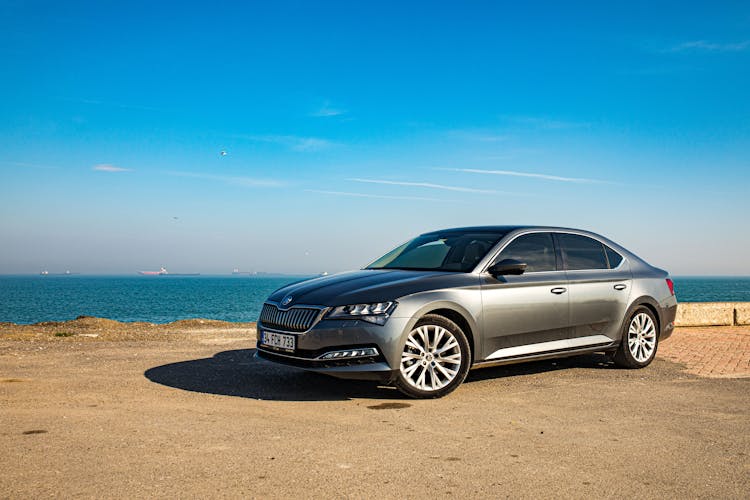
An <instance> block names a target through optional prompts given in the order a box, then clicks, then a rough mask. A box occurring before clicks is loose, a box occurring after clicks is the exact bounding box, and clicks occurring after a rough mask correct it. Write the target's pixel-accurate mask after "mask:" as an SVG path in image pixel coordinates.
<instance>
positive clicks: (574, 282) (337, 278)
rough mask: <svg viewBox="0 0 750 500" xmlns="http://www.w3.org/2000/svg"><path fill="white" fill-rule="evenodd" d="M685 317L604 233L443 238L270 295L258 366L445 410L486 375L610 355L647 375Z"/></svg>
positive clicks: (657, 278) (516, 231)
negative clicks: (479, 372) (376, 387)
mask: <svg viewBox="0 0 750 500" xmlns="http://www.w3.org/2000/svg"><path fill="white" fill-rule="evenodd" d="M676 310H677V300H676V298H675V295H674V288H673V285H672V281H671V280H670V279H669V277H668V274H667V272H665V271H663V270H661V269H657V268H655V267H652V266H651V265H649V264H647V263H646V262H645V261H643V260H642V259H640V258H638V257H637V256H636V255H634V254H633V253H632V252H629V251H628V250H626V249H625V248H623V247H621V246H620V245H618V244H616V243H614V242H613V241H610V240H609V239H607V238H604V237H602V236H599V235H597V234H594V233H591V232H587V231H581V230H575V229H562V228H549V227H518V226H513V227H511V226H491V227H470V228H460V229H447V230H442V231H435V232H430V233H426V234H423V235H421V236H418V237H416V238H414V239H413V240H410V241H408V242H406V243H404V244H402V245H401V246H399V247H398V248H396V249H394V250H392V251H390V252H388V253H387V254H386V255H384V256H383V257H381V258H379V259H378V260H376V261H375V262H373V263H372V264H370V265H369V266H367V267H366V268H364V269H362V270H359V271H352V272H346V273H341V274H335V275H331V276H324V277H318V278H314V279H310V280H307V281H303V282H299V283H295V284H291V285H288V286H285V287H283V288H281V289H279V290H277V291H275V292H274V293H272V294H271V296H270V297H269V298H268V300H267V301H266V302H265V303H264V304H263V309H262V311H261V314H260V318H259V321H258V343H257V350H256V355H257V356H258V357H260V358H263V359H266V360H269V361H273V362H278V363H284V364H289V365H293V366H297V367H300V368H304V369H307V370H313V371H316V372H320V373H325V374H328V375H334V376H336V377H342V378H356V379H372V380H378V381H380V382H381V383H388V384H393V385H395V386H396V387H397V388H398V389H399V390H401V391H402V392H403V393H404V394H406V395H408V396H411V397H415V398H436V397H441V396H444V395H446V394H448V393H449V392H451V391H453V390H454V389H455V388H456V387H458V386H459V385H460V384H461V383H462V382H463V380H464V379H465V378H466V375H467V373H468V371H469V370H470V369H473V368H479V367H483V366H492V365H499V364H510V363H518V362H522V361H527V360H538V359H548V358H555V357H563V356H571V355H576V354H582V353H590V352H606V353H609V354H610V355H611V356H612V357H613V359H614V362H615V363H616V364H617V365H618V366H621V367H625V368H643V367H645V366H647V365H648V364H649V363H651V361H652V360H653V359H654V356H655V355H656V349H657V346H658V344H659V342H660V341H662V340H664V339H666V338H667V337H669V335H670V334H671V333H672V330H673V328H674V318H675V313H676Z"/></svg>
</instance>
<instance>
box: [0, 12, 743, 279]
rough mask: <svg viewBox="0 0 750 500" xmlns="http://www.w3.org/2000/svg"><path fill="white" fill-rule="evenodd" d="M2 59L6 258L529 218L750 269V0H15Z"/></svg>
mask: <svg viewBox="0 0 750 500" xmlns="http://www.w3.org/2000/svg"><path fill="white" fill-rule="evenodd" d="M0 58H2V65H0V71H1V72H2V74H1V76H2V78H0V235H2V237H1V239H2V245H0V273H27V272H28V273H36V272H39V271H40V270H42V269H48V270H49V271H50V272H56V271H57V272H59V271H63V270H65V269H71V270H73V271H78V272H83V273H131V272H134V271H135V270H139V269H158V268H159V266H162V265H163V266H166V267H167V268H168V269H170V270H171V271H174V272H180V271H182V272H189V271H192V272H203V273H218V272H229V271H231V269H232V268H234V267H239V268H241V269H243V270H266V271H283V272H290V273H299V272H302V273H307V272H320V271H329V272H333V271H338V270H343V269H350V268H356V267H360V266H362V265H364V264H367V263H368V262H369V261H371V260H374V259H375V258H376V257H377V256H379V254H381V253H383V252H385V251H386V250H388V249H390V248H391V247H393V246H395V245H396V244H398V243H400V242H401V241H403V240H405V239H407V238H409V237H410V236H412V235H414V234H416V233H420V232H424V231H427V230H432V229H437V228H441V227H451V226H458V225H478V224H527V223H529V224H550V225H563V226H573V227H582V228H586V229H591V230H594V231H597V232H600V233H602V234H605V235H607V236H609V237H611V238H612V239H614V240H616V241H618V242H620V243H621V244H623V245H625V246H626V247H629V248H630V249H632V250H633V251H635V252H636V253H638V254H639V255H641V256H642V257H644V258H645V259H647V260H648V261H649V262H651V263H653V264H655V265H658V266H660V267H664V268H667V269H669V270H670V271H672V272H673V274H678V275H680V274H682V275H685V274H744V275H747V274H750V264H748V259H747V254H748V250H747V249H748V248H750V230H749V229H750V223H748V216H749V215H750V201H748V200H749V197H748V185H749V183H748V180H749V179H750V92H749V91H748V89H750V4H748V3H747V2H736V3H732V2H720V3H716V2H704V3H702V4H697V3H685V2H672V3H654V2H644V3H639V2H623V3H621V4H612V3H604V4H603V3H600V2H592V3H589V4H586V3H566V4H565V5H562V4H559V3H552V2H551V3H528V4H526V3H524V4H523V5H519V4H518V2H508V3H500V2H461V3H448V2H372V3H365V2H304V3H303V2H269V3H259V2H243V3H240V2H238V3H222V2H212V3H206V4H191V3H189V2H180V3H175V4H171V5H168V4H161V3H155V2H148V3H138V2H122V3H119V4H118V3H113V2H91V3H78V2H54V3H53V2H49V3H43V2H42V3H39V2H1V3H0ZM221 151H225V152H226V155H224V156H222V155H221Z"/></svg>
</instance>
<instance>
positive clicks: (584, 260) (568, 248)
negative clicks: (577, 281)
mask: <svg viewBox="0 0 750 500" xmlns="http://www.w3.org/2000/svg"><path fill="white" fill-rule="evenodd" d="M558 241H560V246H561V247H562V251H563V254H564V255H565V261H566V263H567V269H569V270H571V271H575V270H579V269H609V265H608V264H607V255H606V254H605V253H604V245H603V244H602V243H600V242H598V241H596V240H594V239H591V238H588V237H586V236H579V235H577V234H565V233H562V234H559V235H558Z"/></svg>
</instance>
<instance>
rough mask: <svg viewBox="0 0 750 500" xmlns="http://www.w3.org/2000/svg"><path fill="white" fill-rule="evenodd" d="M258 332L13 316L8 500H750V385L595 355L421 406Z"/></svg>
mask: <svg viewBox="0 0 750 500" xmlns="http://www.w3.org/2000/svg"><path fill="white" fill-rule="evenodd" d="M743 331H745V330H743ZM748 331H750V329H749V330H748ZM681 332H683V330H678V331H677V332H676V333H675V335H674V336H673V337H672V339H670V340H668V341H667V342H674V343H679V342H681ZM745 332H746V333H747V331H745ZM60 333H62V334H63V335H59V336H56V334H60ZM715 333H716V334H721V331H716V332H715ZM735 333H736V330H735ZM81 335H83V336H81ZM254 335H255V333H254V328H253V325H252V324H244V325H234V326H232V327H229V326H228V325H226V324H222V323H215V322H203V323H201V322H200V321H198V320H192V321H190V322H182V323H180V324H172V325H169V326H149V325H147V324H140V325H135V326H133V325H130V326H123V325H119V324H114V323H112V322H107V320H96V319H92V318H89V319H81V320H78V321H77V322H72V323H65V324H48V325H41V326H40V325H35V326H31V327H16V326H11V325H7V324H2V325H0V446H1V447H2V448H1V449H2V455H0V457H1V458H0V497H2V498H22V497H23V498H27V497H39V496H65V497H133V496H139V497H143V496H149V497H152V496H153V497H196V496H211V497H217V496H222V497H236V496H245V497H331V496H336V497H365V496H368V497H374V496H378V497H389V498H394V497H399V498H402V497H415V498H416V497H451V496H453V497H468V496H471V497H493V498H496V497H526V498H532V497H533V498H539V497H546V498H549V497H560V496H562V497H582V496H595V497H621V496H625V497H678V496H679V497H690V498H695V497H714V498H748V491H750V458H749V456H748V455H749V454H750V379H748V378H739V379H736V378H702V377H699V376H696V375H693V374H690V373H688V371H687V370H686V367H685V366H683V365H680V364H676V363H673V362H670V361H667V360H665V359H663V358H657V360H656V361H655V362H654V363H653V364H652V365H651V366H650V367H649V368H647V369H645V370H637V371H628V370H620V369H615V368H614V367H613V366H612V365H611V364H610V363H609V362H608V360H607V358H606V357H604V356H599V355H592V356H581V357H576V358H569V359H567V360H558V361H548V362H537V363H530V364H524V365H516V366H513V367H504V368H493V369H486V370H480V371H475V372H472V374H470V376H469V380H468V381H467V382H466V383H465V384H464V385H463V386H462V387H461V388H459V390H458V391H456V392H455V393H453V394H452V395H450V396H449V397H447V398H444V399H441V400H436V401H413V400H406V399H403V398H402V397H401V396H400V395H399V394H398V393H397V392H395V391H394V390H392V389H389V388H383V387H377V386H375V385H373V384H371V383H367V382H345V381H340V380H336V379H329V378H326V377H323V376H317V375H312V374H307V373H305V372H302V371H300V370H296V369H293V368H287V367H281V366H275V365H271V364H267V363H265V362H263V361H259V360H255V359H253V349H252V345H253V343H254V342H253V339H254ZM687 336H688V335H684V337H685V338H687ZM665 346H666V342H665Z"/></svg>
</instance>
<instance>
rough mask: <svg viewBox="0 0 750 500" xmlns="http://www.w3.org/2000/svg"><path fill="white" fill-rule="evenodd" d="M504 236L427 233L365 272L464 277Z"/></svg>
mask: <svg viewBox="0 0 750 500" xmlns="http://www.w3.org/2000/svg"><path fill="white" fill-rule="evenodd" d="M503 236H505V233H499V232H473V233H471V232H468V233H460V232H446V233H429V234H423V235H422V236H418V237H416V238H414V239H413V240H411V241H407V242H406V243H404V244H403V245H401V246H400V247H398V248H396V249H394V250H391V251H390V252H388V253H387V254H385V255H384V256H382V257H381V258H379V259H378V260H376V261H375V262H373V263H372V264H370V265H369V266H367V269H409V270H417V271H460V272H464V273H467V272H469V271H472V270H473V269H474V268H475V267H476V265H477V264H478V263H479V261H480V260H482V257H484V256H485V255H487V252H489V251H490V249H491V248H492V247H493V246H495V244H496V243H497V242H498V241H500V238H502V237H503Z"/></svg>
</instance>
